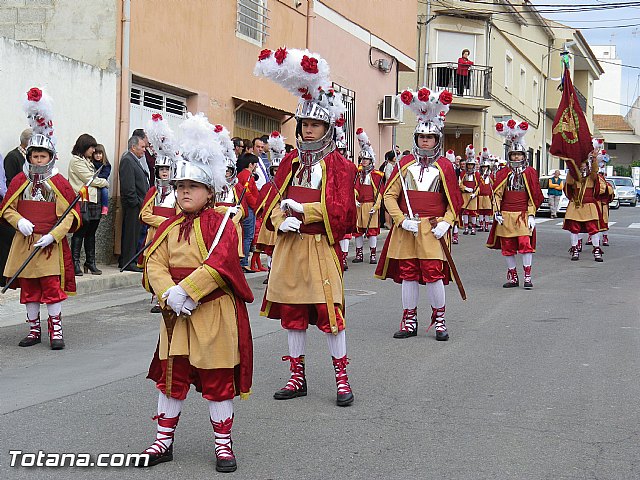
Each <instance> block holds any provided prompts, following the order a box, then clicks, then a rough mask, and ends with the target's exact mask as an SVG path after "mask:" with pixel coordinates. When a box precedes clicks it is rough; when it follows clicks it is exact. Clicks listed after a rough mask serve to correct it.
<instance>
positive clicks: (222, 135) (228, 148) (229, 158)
mask: <svg viewBox="0 0 640 480" xmlns="http://www.w3.org/2000/svg"><path fill="white" fill-rule="evenodd" d="M213 135H214V137H215V138H216V140H217V141H218V142H220V145H221V146H222V153H223V155H224V158H225V162H226V164H225V166H226V168H234V169H235V168H236V160H237V159H236V152H235V149H234V147H233V142H232V141H231V133H230V132H229V130H228V129H227V128H226V127H225V126H224V125H220V124H219V123H218V124H216V125H215V126H214V127H213Z"/></svg>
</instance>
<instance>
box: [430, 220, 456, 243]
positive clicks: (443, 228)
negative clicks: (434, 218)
mask: <svg viewBox="0 0 640 480" xmlns="http://www.w3.org/2000/svg"><path fill="white" fill-rule="evenodd" d="M450 226H451V225H449V224H448V223H447V222H445V221H442V222H438V224H437V225H436V226H435V227H433V228H432V229H431V232H432V233H433V234H434V235H435V237H436V238H437V239H438V240H439V239H441V238H442V237H444V235H445V233H447V230H449V227H450Z"/></svg>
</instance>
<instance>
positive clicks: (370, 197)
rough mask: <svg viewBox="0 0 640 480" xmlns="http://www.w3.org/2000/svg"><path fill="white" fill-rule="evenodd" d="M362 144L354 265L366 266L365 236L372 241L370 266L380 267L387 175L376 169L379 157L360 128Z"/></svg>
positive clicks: (357, 133) (359, 157)
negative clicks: (378, 252)
mask: <svg viewBox="0 0 640 480" xmlns="http://www.w3.org/2000/svg"><path fill="white" fill-rule="evenodd" d="M356 135H357V136H358V142H359V143H360V154H359V155H358V159H359V161H360V167H359V168H358V175H357V176H356V183H355V187H354V188H355V193H356V209H357V221H356V228H357V230H356V233H355V235H354V236H355V237H356V258H354V259H353V263H362V261H363V254H362V249H363V247H364V237H367V238H368V239H369V250H370V255H369V263H370V264H376V263H378V260H377V258H376V246H377V244H378V235H380V218H379V215H380V213H379V212H380V205H381V204H382V192H381V190H382V189H383V185H384V183H383V180H384V174H383V173H382V172H381V171H379V170H376V169H375V167H374V164H375V161H376V155H375V153H374V151H373V148H372V147H371V143H370V142H369V137H368V136H367V134H366V132H365V131H364V130H363V129H362V128H359V129H358V130H357V131H356Z"/></svg>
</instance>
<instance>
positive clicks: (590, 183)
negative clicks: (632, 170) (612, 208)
mask: <svg viewBox="0 0 640 480" xmlns="http://www.w3.org/2000/svg"><path fill="white" fill-rule="evenodd" d="M566 181H567V185H574V186H575V189H574V191H575V192H576V193H575V196H577V195H578V192H579V191H580V189H581V188H584V189H589V188H591V189H593V188H594V186H596V182H594V180H593V179H592V178H591V177H590V176H589V177H586V178H585V179H583V180H582V181H578V182H576V180H575V179H574V178H573V176H571V173H567V180H566ZM584 182H586V185H584ZM597 185H598V189H597V191H594V192H593V194H594V195H602V194H603V193H605V191H606V189H607V185H608V184H607V183H606V182H605V181H600V182H597ZM564 218H565V220H574V221H576V222H588V221H589V220H598V218H599V217H598V207H597V206H596V204H595V203H582V204H581V205H580V206H579V207H578V206H576V204H575V202H574V201H573V200H570V201H569V205H567V211H566V213H565V214H564ZM607 218H608V212H607Z"/></svg>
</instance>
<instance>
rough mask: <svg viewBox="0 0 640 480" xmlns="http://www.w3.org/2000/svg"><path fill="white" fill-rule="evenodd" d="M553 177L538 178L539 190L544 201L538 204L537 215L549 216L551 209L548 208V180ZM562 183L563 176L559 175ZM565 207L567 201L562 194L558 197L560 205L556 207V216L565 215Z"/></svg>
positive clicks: (564, 178) (567, 203)
mask: <svg viewBox="0 0 640 480" xmlns="http://www.w3.org/2000/svg"><path fill="white" fill-rule="evenodd" d="M552 176H553V175H543V176H541V177H540V188H541V189H542V195H543V196H544V200H542V203H541V204H540V207H539V208H538V211H537V213H549V214H551V207H549V190H548V189H549V180H550V179H551V177H552ZM560 178H561V179H562V181H563V182H564V181H566V176H565V175H560ZM567 205H569V199H568V198H567V196H566V195H565V194H564V192H562V195H561V196H560V204H559V205H558V214H563V215H564V214H565V212H566V211H567Z"/></svg>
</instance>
